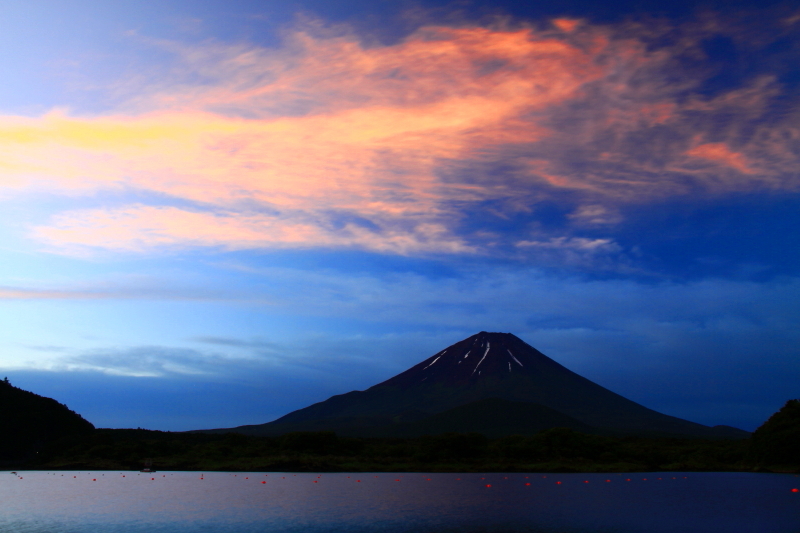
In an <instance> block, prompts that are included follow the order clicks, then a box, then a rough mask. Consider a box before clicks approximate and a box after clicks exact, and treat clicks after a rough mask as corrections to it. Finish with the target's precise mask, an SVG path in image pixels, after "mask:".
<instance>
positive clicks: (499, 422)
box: [201, 331, 749, 438]
mask: <svg viewBox="0 0 800 533" xmlns="http://www.w3.org/2000/svg"><path fill="white" fill-rule="evenodd" d="M552 427H569V428H572V429H575V430H577V431H583V432H586V433H601V434H609V435H645V436H647V435H649V436H674V437H706V438H746V437H747V436H749V433H748V432H746V431H743V430H740V429H736V428H732V427H729V426H714V427H709V426H704V425H702V424H697V423H694V422H689V421H688V420H683V419H680V418H676V417H673V416H669V415H665V414H662V413H659V412H657V411H654V410H652V409H648V408H647V407H644V406H642V405H640V404H638V403H636V402H633V401H631V400H628V399H627V398H624V397H622V396H620V395H619V394H616V393H614V392H611V391H610V390H608V389H606V388H604V387H602V386H600V385H598V384H596V383H594V382H592V381H590V380H588V379H586V378H584V377H581V376H579V375H578V374H576V373H574V372H572V371H571V370H568V369H567V368H565V367H564V366H562V365H560V364H559V363H557V362H555V361H554V360H552V359H550V358H549V357H547V356H546V355H544V354H543V353H541V352H540V351H538V350H536V349H535V348H533V347H532V346H530V345H528V344H527V343H525V342H524V341H522V340H521V339H519V338H518V337H516V336H515V335H512V334H511V333H487V332H485V331H482V332H480V333H478V334H476V335H473V336H471V337H469V338H467V339H464V340H462V341H460V342H457V343H456V344H453V345H452V346H449V347H447V348H446V349H444V350H442V351H440V352H438V353H436V354H434V355H432V356H430V357H429V358H427V359H425V360H424V361H422V362H420V363H419V364H417V365H415V366H413V367H411V368H409V369H408V370H406V371H405V372H402V373H400V374H398V375H396V376H394V377H393V378H390V379H388V380H386V381H384V382H382V383H379V384H377V385H374V386H372V387H370V388H369V389H367V390H364V391H352V392H348V393H346V394H341V395H336V396H332V397H331V398H329V399H327V400H325V401H323V402H319V403H315V404H313V405H310V406H308V407H306V408H304V409H300V410H297V411H294V412H291V413H289V414H287V415H285V416H283V417H281V418H279V419H277V420H275V421H273V422H268V423H266V424H259V425H250V426H239V427H236V428H228V429H216V430H201V431H204V432H215V433H218V432H229V431H230V432H236V433H244V434H250V435H264V436H269V435H280V434H284V433H288V432H292V431H323V430H327V431H335V432H336V433H338V434H339V435H344V436H362V437H415V436H420V435H425V434H436V433H444V432H462V433H468V432H478V433H483V434H485V435H487V436H489V437H498V436H504V435H511V434H522V435H526V434H527V435H529V434H534V433H536V432H538V431H541V430H543V429H548V428H552Z"/></svg>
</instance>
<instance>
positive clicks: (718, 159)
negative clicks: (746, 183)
mask: <svg viewBox="0 0 800 533" xmlns="http://www.w3.org/2000/svg"><path fill="white" fill-rule="evenodd" d="M686 155H688V156H691V157H697V158H700V159H705V160H707V161H711V162H714V163H718V164H720V165H725V166H727V167H730V168H733V169H735V170H738V171H739V172H741V173H742V174H754V173H755V170H753V169H752V168H751V166H750V163H749V162H748V160H747V158H746V157H745V156H744V155H743V154H741V153H739V152H733V151H731V150H730V148H728V146H727V145H726V144H725V143H706V144H701V145H699V146H696V147H694V148H692V149H691V150H689V151H688V152H686Z"/></svg>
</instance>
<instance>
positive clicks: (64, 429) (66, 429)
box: [0, 378, 94, 463]
mask: <svg viewBox="0 0 800 533" xmlns="http://www.w3.org/2000/svg"><path fill="white" fill-rule="evenodd" d="M93 430H94V426H93V425H92V424H91V423H89V422H87V421H86V420H84V419H83V418H82V417H81V416H80V415H79V414H77V413H75V412H73V411H71V410H70V409H69V408H68V407H67V406H66V405H63V404H60V403H58V402H57V401H55V400H53V399H52V398H45V397H44V396H39V395H38V394H34V393H32V392H28V391H25V390H22V389H19V388H17V387H14V386H13V385H11V384H10V383H9V382H8V378H6V379H5V380H3V381H0V462H3V463H19V462H24V461H25V460H27V459H30V458H32V457H33V456H34V455H35V454H36V452H37V451H38V450H39V449H41V448H42V446H44V445H45V444H47V443H48V442H51V441H53V440H56V439H58V438H61V437H65V436H70V435H81V434H87V433H90V432H92V431H93Z"/></svg>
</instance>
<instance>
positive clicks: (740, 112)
mask: <svg viewBox="0 0 800 533" xmlns="http://www.w3.org/2000/svg"><path fill="white" fill-rule="evenodd" d="M0 72H2V73H3V83H2V84H0V375H3V376H8V377H9V379H10V381H11V383H12V384H14V385H16V386H18V387H21V388H24V389H27V390H31V391H33V392H36V393H38V394H41V395H44V396H50V397H54V398H56V399H57V400H58V401H60V402H62V403H65V404H67V405H68V406H69V407H70V408H71V409H73V410H75V411H77V412H78V413H80V414H81V415H83V416H84V417H85V418H86V419H88V420H89V421H91V422H92V423H94V424H95V425H96V426H97V427H114V428H124V427H144V428H148V429H158V430H170V431H183V430H190V429H201V428H216V427H232V426H237V425H243V424H258V423H264V422H268V421H271V420H274V419H275V418H278V417H280V416H282V415H284V414H286V413H288V412H290V411H292V410H295V409H299V408H302V407H305V406H307V405H309V404H311V403H313V402H317V401H322V400H324V399H326V398H328V397H329V396H331V395H334V394H341V393H344V392H348V391H351V390H363V389H365V388H367V387H369V386H371V385H374V384H376V383H378V382H381V381H384V380H385V379H388V378H390V377H392V376H393V375H395V374H397V373H399V372H401V371H403V370H405V369H406V368H408V367H410V366H412V365H414V364H416V363H418V362H419V361H422V360H423V359H425V358H427V357H429V356H431V355H433V354H434V353H436V352H437V351H440V350H441V349H443V348H446V347H447V346H449V345H451V344H453V343H455V342H457V341H459V340H461V339H463V338H466V337H468V336H470V335H473V334H475V333H477V332H479V331H500V332H510V333H514V334H515V335H517V336H518V337H520V338H522V339H523V340H524V341H526V342H527V343H529V344H531V345H532V346H534V347H535V348H537V349H539V350H540V351H542V352H543V353H545V354H546V355H548V356H549V357H551V358H553V359H555V360H556V361H558V362H559V363H561V364H562V365H564V366H566V367H567V368H569V369H571V370H573V371H575V372H577V373H579V374H581V375H583V376H585V377H587V378H589V379H591V380H593V381H595V382H597V383H599V384H600V385H603V386H604V387H606V388H609V389H611V390H612V391H614V392H617V393H619V394H622V395H623V396H625V397H627V398H630V399H632V400H634V401H636V402H639V403H641V404H643V405H645V406H647V407H650V408H652V409H655V410H657V411H660V412H663V413H666V414H669V415H673V416H678V417H681V418H685V419H688V420H692V421H695V422H699V423H702V424H707V425H717V424H727V425H731V426H735V427H739V428H742V429H746V430H749V431H752V430H754V429H755V428H757V427H758V426H759V425H760V424H761V423H763V422H764V421H765V420H766V419H767V418H768V417H769V416H770V415H771V414H772V413H774V412H775V411H777V410H778V409H779V408H780V407H781V406H782V405H783V404H784V403H785V402H786V401H787V400H788V399H791V398H797V397H800V327H798V325H799V324H800V164H799V163H800V9H798V8H797V7H796V4H794V5H793V3H791V2H790V3H781V2H758V3H751V2H744V1H739V2H724V3H723V2H717V3H714V2H707V3H698V2H685V1H684V2H680V1H677V2H676V1H671V2H661V1H656V0H652V1H642V2H634V1H622V2H613V3H610V2H608V3H607V2H590V1H577V0H567V1H561V2H554V1H549V2H548V1H543V2H512V1H499V2H498V1H492V2H487V1H479V0H474V1H469V0H465V1H454V2H445V1H442V0H420V1H417V2H409V1H391V2H389V1H381V0H370V1H366V0H342V1H322V0H308V1H298V2H286V1H280V2H278V1H274V2H273V1H260V2H256V1H246V0H225V1H221V0H198V1H192V2H188V1H176V0H162V1H160V2H138V1H132V0H117V1H115V2H101V1H90V0H71V1H69V2H67V1H56V0H26V1H25V2H22V1H11V2H4V3H3V4H2V5H0Z"/></svg>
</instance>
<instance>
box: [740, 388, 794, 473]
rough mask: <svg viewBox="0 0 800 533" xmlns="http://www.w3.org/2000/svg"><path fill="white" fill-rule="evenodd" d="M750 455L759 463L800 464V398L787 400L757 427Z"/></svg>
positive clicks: (751, 442) (751, 443)
mask: <svg viewBox="0 0 800 533" xmlns="http://www.w3.org/2000/svg"><path fill="white" fill-rule="evenodd" d="M750 456H751V459H754V460H755V461H756V462H757V463H758V464H760V465H798V464H800V400H789V401H788V402H786V405H784V406H783V407H782V408H781V409H780V411H778V412H777V413H775V414H774V415H772V416H771V417H769V420H767V421H766V422H764V424H762V425H761V427H759V428H758V429H757V430H756V431H755V433H753V437H752V439H751V441H750Z"/></svg>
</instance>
